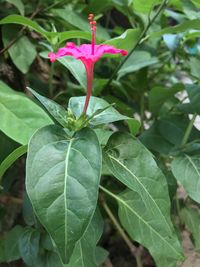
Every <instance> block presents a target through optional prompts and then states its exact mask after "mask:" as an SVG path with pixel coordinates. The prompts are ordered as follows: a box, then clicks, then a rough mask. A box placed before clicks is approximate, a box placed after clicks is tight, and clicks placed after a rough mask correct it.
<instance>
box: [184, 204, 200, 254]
mask: <svg viewBox="0 0 200 267" xmlns="http://www.w3.org/2000/svg"><path fill="white" fill-rule="evenodd" d="M181 218H182V220H183V221H184V223H185V225H186V227H187V228H188V230H189V231H190V232H191V234H192V236H193V238H194V242H195V249H196V250H197V251H200V213H199V210H197V209H193V208H190V209H189V208H184V209H182V210H181Z"/></svg>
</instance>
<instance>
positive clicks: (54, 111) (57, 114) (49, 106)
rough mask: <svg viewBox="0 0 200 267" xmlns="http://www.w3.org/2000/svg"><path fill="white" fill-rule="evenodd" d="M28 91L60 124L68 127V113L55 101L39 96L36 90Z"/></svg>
mask: <svg viewBox="0 0 200 267" xmlns="http://www.w3.org/2000/svg"><path fill="white" fill-rule="evenodd" d="M27 89H28V90H29V91H30V92H31V93H32V94H33V95H34V96H35V97H36V98H37V99H38V100H39V101H40V103H41V104H42V105H43V106H44V107H45V109H46V110H47V111H48V113H49V114H50V115H51V116H52V117H53V118H54V119H55V120H57V122H59V123H60V125H62V126H63V127H66V126H67V111H66V110H65V109H64V108H63V107H62V106H61V105H59V104H57V103H56V102H54V101H53V100H51V99H49V98H47V97H44V96H42V95H40V94H38V93H37V92H36V91H35V90H33V89H31V88H29V87H27Z"/></svg>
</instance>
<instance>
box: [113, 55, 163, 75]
mask: <svg viewBox="0 0 200 267" xmlns="http://www.w3.org/2000/svg"><path fill="white" fill-rule="evenodd" d="M158 62H159V60H158V58H157V57H152V56H151V54H150V53H149V52H146V51H136V52H135V53H133V54H132V55H131V56H130V57H129V58H128V59H127V61H126V62H125V63H124V65H123V66H122V67H121V68H120V70H119V71H118V79H120V78H121V77H122V76H124V75H126V74H128V73H131V72H135V71H137V70H140V69H142V68H144V67H148V66H150V65H153V64H156V63H158Z"/></svg>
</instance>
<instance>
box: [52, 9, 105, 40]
mask: <svg viewBox="0 0 200 267" xmlns="http://www.w3.org/2000/svg"><path fill="white" fill-rule="evenodd" d="M52 12H53V14H54V15H56V16H57V17H60V18H62V19H63V20H64V21H66V22H67V23H69V24H70V25H72V26H75V27H76V28H78V29H81V30H83V31H87V32H91V29H90V25H89V23H88V20H87V18H84V17H82V16H81V14H80V13H77V12H75V11H74V10H73V9H72V7H70V6H65V8H63V9H53V10H52ZM97 38H99V39H100V40H106V39H109V38H110V36H109V34H108V32H107V31H106V29H104V28H103V27H102V26H101V25H99V24H97Z"/></svg>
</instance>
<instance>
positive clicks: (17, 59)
mask: <svg viewBox="0 0 200 267" xmlns="http://www.w3.org/2000/svg"><path fill="white" fill-rule="evenodd" d="M17 30H18V28H16V26H15V27H13V25H4V26H3V27H2V35H3V44H4V47H6V46H7V45H9V43H10V42H11V41H12V40H13V36H15V35H16V31H17ZM8 53H9V55H10V57H11V59H12V61H13V63H14V64H15V65H16V67H17V68H18V69H19V70H20V71H21V72H22V73H24V74H25V73H27V72H28V70H29V67H30V65H31V64H32V63H33V61H34V59H35V57H36V55H37V52H36V49H35V46H34V44H33V43H32V42H30V40H29V39H28V37H26V36H22V37H21V38H19V39H18V40H17V41H16V42H15V43H14V44H13V45H12V46H11V47H10V48H9V49H8ZM27 55H28V56H27Z"/></svg>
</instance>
